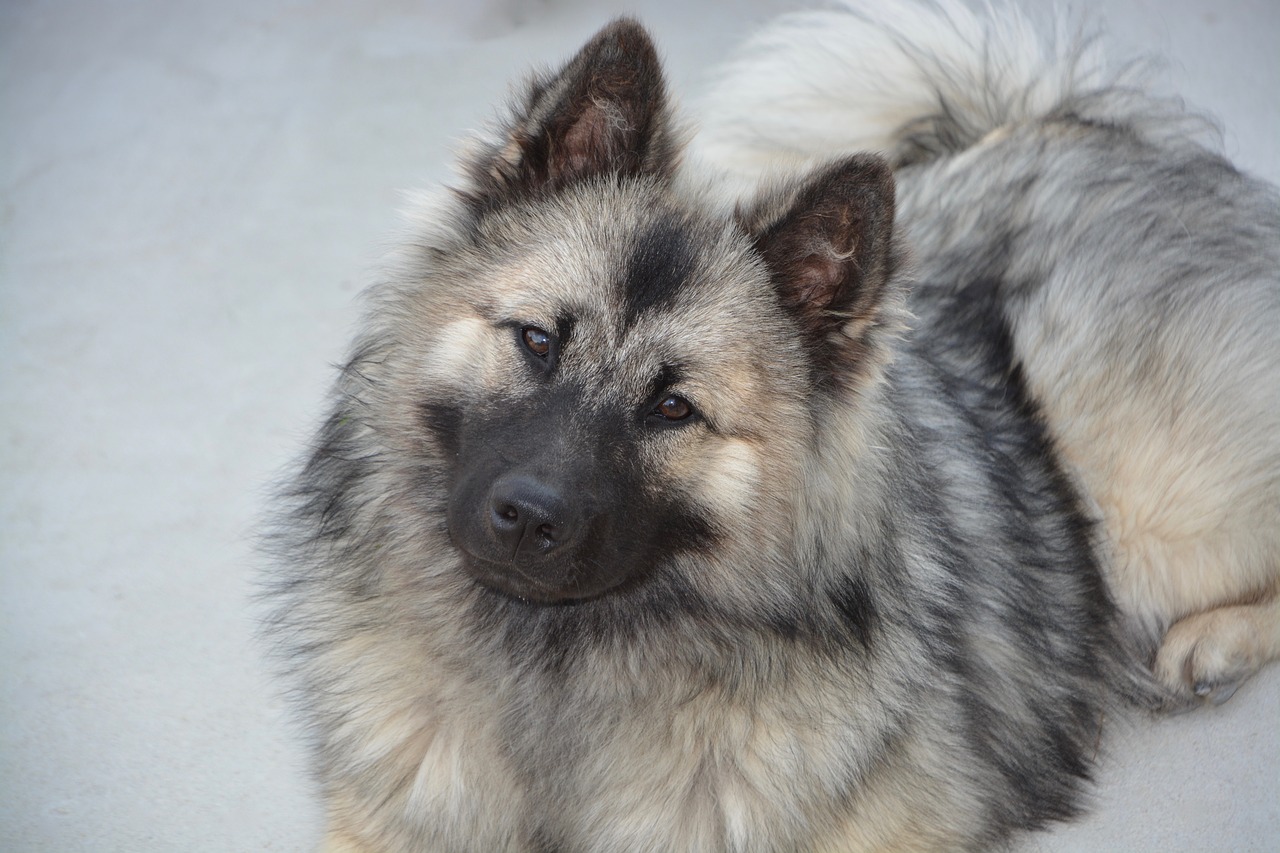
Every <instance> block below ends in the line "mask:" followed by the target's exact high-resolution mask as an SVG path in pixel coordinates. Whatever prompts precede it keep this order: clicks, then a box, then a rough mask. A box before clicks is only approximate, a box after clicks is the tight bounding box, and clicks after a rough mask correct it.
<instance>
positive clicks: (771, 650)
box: [267, 6, 1280, 853]
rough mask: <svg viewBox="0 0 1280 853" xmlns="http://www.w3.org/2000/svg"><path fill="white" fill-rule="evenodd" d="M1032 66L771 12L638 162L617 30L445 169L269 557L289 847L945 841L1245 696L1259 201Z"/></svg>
mask: <svg viewBox="0 0 1280 853" xmlns="http://www.w3.org/2000/svg"><path fill="white" fill-rule="evenodd" d="M921 34H923V35H924V40H923V41H920V40H918V39H917V36H919V35H921ZM1038 45H1039V42H1037V41H1036V40H1035V39H1034V38H1033V37H1032V36H1031V34H1030V33H1029V32H1028V31H1027V29H1026V27H1025V25H1023V24H1021V23H1020V22H1019V20H1018V19H1016V18H1009V19H1005V20H1004V21H1003V22H1002V23H1001V24H999V25H996V24H994V23H991V22H984V21H983V20H981V19H979V18H977V17H975V16H973V15H971V14H969V13H968V12H965V11H963V10H961V9H959V8H958V7H957V8H951V7H919V6H910V7H904V8H903V9H900V10H896V11H893V12H877V13H874V14H873V13H870V12H858V11H856V10H853V9H844V10H838V11H831V12H822V13H814V14H809V15H798V16H792V17H789V18H784V19H783V20H781V21H780V22H779V23H778V24H776V25H775V26H774V27H773V28H772V29H770V30H768V31H766V33H765V34H763V35H762V36H761V37H760V38H758V39H757V40H756V41H755V42H754V43H753V44H752V45H749V46H748V49H747V52H746V53H745V54H744V58H743V59H742V60H740V61H739V62H738V63H736V64H735V65H734V66H733V67H732V68H731V69H730V73H729V74H728V76H726V78H725V82H724V83H723V84H722V85H721V87H720V88H719V90H718V92H717V96H716V99H715V101H714V108H713V109H711V110H709V111H708V122H707V124H708V126H707V127H706V128H704V129H703V131H702V133H701V135H700V136H699V137H697V138H696V141H695V143H694V144H695V146H696V149H695V152H696V155H697V156H696V157H691V158H690V159H688V160H687V161H682V159H681V158H682V151H683V149H684V145H683V143H682V135H681V133H680V132H679V127H678V126H677V124H676V122H675V118H674V116H673V114H672V109H671V107H670V106H669V103H668V98H667V94H666V92H665V88H664V84H663V79H662V72H661V68H660V65H659V62H658V59H657V54H656V52H655V50H654V47H653V45H652V44H651V42H650V40H649V38H648V36H647V35H646V33H645V32H644V30H643V29H642V28H641V27H640V26H639V25H638V24H637V23H635V22H633V21H630V20H620V21H617V22H615V23H613V24H611V25H609V26H608V27H606V28H605V29H604V30H602V31H601V32H600V33H599V34H598V35H596V36H595V37H594V38H593V39H592V40H591V41H590V42H589V43H588V44H587V45H586V46H585V47H584V48H583V49H582V50H581V52H579V53H578V55H577V56H575V57H574V58H573V59H572V60H571V61H570V62H569V63H568V64H567V65H565V66H564V67H563V68H562V69H561V70H560V71H559V72H557V73H553V74H547V75H541V76H538V77H535V78H534V79H533V80H532V81H531V82H530V83H529V85H528V86H527V89H526V91H525V94H524V97H523V98H522V99H521V101H520V102H519V103H518V104H516V105H515V106H514V107H513V109H512V111H511V115H510V117H509V118H508V120H507V121H506V122H505V124H504V125H503V126H502V127H501V128H499V129H498V130H497V131H496V132H495V133H494V134H493V135H492V136H491V137H488V138H485V139H481V140H479V141H478V143H477V144H476V145H475V146H474V147H473V150H472V151H471V152H470V153H469V154H467V155H466V157H465V160H464V162H463V172H464V174H465V178H464V180H463V183H462V185H461V186H460V187H458V188H457V189H456V190H455V191H454V192H452V193H451V194H447V195H441V196H439V197H438V198H437V199H436V201H434V202H432V203H429V204H427V205H425V206H424V207H423V209H422V210H421V211H419V213H418V214H417V215H416V217H415V219H414V222H413V223H412V233H411V234H410V235H409V236H408V238H407V239H406V240H405V241H404V248H403V250H402V252H401V253H400V255H399V258H398V260H397V261H396V262H395V263H393V264H391V265H390V266H389V268H388V270H387V272H386V275H385V279H384V282H383V283H382V284H380V285H378V286H377V287H375V288H374V289H373V291H372V294H371V297H370V303H369V305H370V308H369V311H368V315H367V318H366V322H365V324H364V326H363V328H362V331H361V332H360V334H359V336H358V339H357V341H356V343H355V345H354V347H353V349H352V354H351V356H350V358H349V360H348V361H347V363H346V365H345V367H344V369H343V370H342V371H341V374H340V376H339V377H338V380H337V383H336V385H335V389H334V393H333V404H332V412H331V414H330V415H329V417H328V418H327V420H326V421H325V423H324V424H323V425H322V427H321V429H320V432H319V436H318V439H317V441H316V443H315V446H314V447H313V449H312V451H311V453H310V455H309V456H308V458H307V459H306V460H305V462H304V464H302V465H301V466H300V467H299V470H298V471H297V472H296V473H295V474H294V475H292V476H291V478H290V479H289V481H288V482H287V484H286V485H285V487H284V488H283V489H282V494H281V498H280V505H279V514H278V518H277V522H276V524H275V526H274V532H273V535H272V547H273V549H274V550H275V552H276V553H277V554H278V556H279V559H278V560H277V565H276V568H275V569H274V570H273V572H272V575H271V576H270V579H269V581H268V596H269V597H270V599H271V601H272V603H273V607H274V610H273V616H272V618H271V619H270V621H269V623H268V625H267V632H268V634H269V636H270V637H271V639H272V641H273V643H274V645H275V651H276V654H277V657H278V659H279V660H280V661H281V662H282V663H283V669H284V670H285V672H286V677H287V678H288V679H289V683H290V685H291V687H292V689H293V694H294V698H295V700H296V705H297V708H298V711H299V714H300V716H301V719H302V720H303V721H304V723H305V724H306V726H307V727H308V731H309V733H310V736H311V739H312V743H313V746H314V755H315V761H316V768H317V773H318V777H319V779H320V781H321V784H322V787H323V794H324V797H325V799H326V803H327V808H328V811H329V815H330V821H331V827H330V836H329V844H330V846H331V847H332V848H333V849H347V850H367V851H564V853H570V851H584V853H585V851H633V850H634V851H641V850H644V851H715V850H726V851H730V850H731V851H766V850H778V851H801V850H805V851H808V850H815V851H824V850H829V851H862V850H928V849H937V850H990V849H992V848H993V847H998V846H1000V845H1002V844H1005V843H1007V842H1008V840H1009V839H1010V838H1012V837H1014V835H1015V834H1016V833H1017V832H1019V831H1023V830H1028V829H1034V828H1037V827H1041V826H1043V825H1045V824H1046V823H1048V822H1050V821H1053V820H1058V819H1063V818H1066V817H1069V816H1071V815H1072V814H1074V813H1076V811H1077V809H1078V803H1079V794H1080V792H1081V789H1082V786H1083V784H1084V783H1085V782H1086V780H1087V778H1088V774H1089V768H1090V763H1091V760H1092V756H1093V755H1094V753H1095V750H1096V743H1097V738H1098V736H1099V726H1100V723H1101V721H1102V719H1103V717H1104V715H1105V713H1106V712H1107V711H1108V709H1110V708H1111V707H1113V706H1114V705H1115V704H1117V702H1118V701H1123V702H1137V703H1140V704H1150V705H1154V704H1159V703H1170V702H1174V703H1176V702H1186V701H1192V700H1193V699H1194V697H1197V696H1202V697H1203V696H1207V697H1209V698H1211V699H1215V700H1221V699H1223V698H1225V697H1226V696H1227V695H1229V693H1230V691H1231V690H1233V689H1234V687H1235V685H1236V684H1238V683H1239V682H1240V680H1241V679H1243V678H1244V677H1246V676H1247V675H1248V674H1249V673H1250V672H1252V671H1253V670H1254V669H1256V668H1257V667H1258V666H1260V665H1261V664H1262V663H1263V662H1264V661H1265V660H1267V659H1269V658H1271V657H1274V656H1275V654H1276V647H1277V645H1278V642H1277V636H1276V635H1277V625H1278V624H1280V620H1278V619H1277V604H1276V599H1275V587H1276V577H1277V570H1278V566H1280V562H1278V557H1280V524H1278V523H1277V521H1278V519H1277V515H1278V507H1280V347H1278V346H1277V337H1276V330H1277V329H1278V328H1280V286H1278V284H1277V270H1278V269H1280V214H1278V211H1280V204H1278V203H1277V199H1276V196H1275V194H1274V193H1273V192H1272V191H1271V190H1270V189H1268V188H1266V187H1264V186H1262V185H1259V184H1258V183H1256V182H1253V181H1251V180H1249V179H1248V178H1246V177H1244V176H1242V175H1240V174H1239V173H1238V172H1236V171H1235V170H1234V169H1233V168H1232V167H1231V166H1230V165H1229V164H1228V163H1226V162H1225V161H1224V160H1222V159H1221V158H1220V157H1218V156H1216V155H1214V154H1213V153H1211V152H1210V151H1208V150H1207V149H1205V148H1203V147H1201V146H1200V145H1198V144H1197V143H1195V142H1194V141H1192V138H1191V137H1190V136H1188V134H1187V129H1186V125H1187V121H1186V120H1185V118H1184V117H1183V116H1181V115H1180V114H1179V113H1178V112H1177V111H1176V110H1173V109H1172V108H1171V107H1170V106H1169V105H1166V104H1162V103H1160V102H1158V101H1156V100H1154V99H1151V98H1148V97H1146V96H1144V95H1142V94H1141V93H1140V92H1138V91H1136V90H1134V89H1132V88H1128V87H1125V86H1122V85H1119V84H1118V83H1117V82H1116V81H1115V80H1107V79H1106V78H1104V77H1103V76H1102V74H1101V72H1099V71H1097V70H1096V68H1095V66H1093V65H1090V64H1089V62H1088V61H1087V60H1086V58H1084V57H1082V56H1081V55H1079V54H1061V53H1053V52H1049V53H1046V52H1045V51H1043V50H1042V49H1041V48H1039V47H1038ZM864 150H870V151H874V152H879V153H878V154H866V153H860V152H862V151H864ZM1153 661H1154V671H1155V677H1154V678H1153V677H1152V676H1151V670H1150V666H1151V665H1152V662H1153Z"/></svg>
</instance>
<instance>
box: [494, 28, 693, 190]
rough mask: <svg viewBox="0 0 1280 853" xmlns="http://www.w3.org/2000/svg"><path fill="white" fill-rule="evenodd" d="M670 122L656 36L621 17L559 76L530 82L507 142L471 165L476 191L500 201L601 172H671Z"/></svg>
mask: <svg viewBox="0 0 1280 853" xmlns="http://www.w3.org/2000/svg"><path fill="white" fill-rule="evenodd" d="M669 123H670V119H669V115H668V106H667V94H666V85H665V84H664V82H663V78H662V67H661V63H660V62H659V60H658V52H657V50H656V49H655V48H654V45H653V41H652V40H651V39H650V38H649V34H648V33H647V32H645V30H644V28H643V27H642V26H640V24H639V23H638V22H636V21H634V20H632V19H630V18H620V19H618V20H616V21H614V22H613V23H611V24H609V25H608V26H606V27H605V28H604V29H602V30H601V31H600V32H598V33H597V34H596V35H595V37H594V38H592V39H591V40H590V41H589V42H587V44H586V45H585V46H584V47H583V48H582V49H581V50H580V51H578V54H577V55H576V56H575V57H574V58H573V59H571V60H570V61H569V62H568V64H567V65H565V67H564V68H563V69H562V70H561V71H560V72H559V73H558V74H555V75H552V76H550V77H545V78H541V79H537V80H534V81H533V82H532V84H531V85H530V87H529V91H528V94H527V95H526V98H525V102H524V104H523V106H522V107H520V108H518V109H517V110H516V114H515V117H514V118H513V120H512V121H511V123H510V126H509V128H508V130H507V134H506V138H505V140H504V141H502V142H500V143H499V147H497V148H496V149H494V150H491V151H490V152H489V153H488V154H487V155H486V156H485V157H483V158H481V161H480V162H479V163H477V164H476V165H475V168H474V169H473V173H472V174H473V178H474V179H475V183H476V195H478V196H479V199H478V200H488V201H489V202H494V201H498V202H500V201H501V200H502V199H503V198H506V197H510V196H512V195H521V194H528V193H533V192H538V191H542V190H547V189H550V190H555V189H557V188H559V187H562V186H564V185H566V184H568V183H571V182H573V181H577V180H582V179H585V178H590V177H594V176H597V175H604V174H618V175H640V174H652V175H657V176H666V175H669V174H670V172H671V171H672V170H673V169H674V167H675V153H674V147H675V146H674V142H673V141H672V139H671V133H670V130H669Z"/></svg>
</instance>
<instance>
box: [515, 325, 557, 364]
mask: <svg viewBox="0 0 1280 853" xmlns="http://www.w3.org/2000/svg"><path fill="white" fill-rule="evenodd" d="M520 340H521V342H523V343H524V347H525V349H527V350H528V351H529V352H531V353H533V354H534V355H536V356H538V357H539V358H546V357H547V354H548V353H550V352H551V335H549V334H547V333H546V332H544V331H543V330H542V329H539V328H538V327H537V326H525V327H524V328H523V329H521V330H520Z"/></svg>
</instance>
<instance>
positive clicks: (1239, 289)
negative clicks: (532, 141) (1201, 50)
mask: <svg viewBox="0 0 1280 853" xmlns="http://www.w3.org/2000/svg"><path fill="white" fill-rule="evenodd" d="M1077 45H1083V46H1072V45H1071V44H1067V43H1064V42H1060V43H1058V44H1057V45H1054V46H1052V47H1048V48H1046V47H1045V46H1044V45H1043V43H1042V42H1041V40H1039V39H1038V38H1037V37H1036V36H1035V34H1034V32H1033V30H1032V28H1031V27H1030V26H1029V24H1028V23H1027V22H1026V21H1025V19H1024V18H1022V17H1021V16H1020V14H1018V13H1017V11H1016V10H1014V9H1005V10H1002V11H1001V14H1000V16H999V18H998V20H997V19H996V17H995V16H991V17H990V18H980V17H978V16H976V15H974V14H973V13H972V12H970V11H968V10H967V9H966V8H964V7H962V6H960V5H959V4H953V3H949V2H943V3H939V4H935V5H924V4H907V5H903V4H891V5H889V6H887V7H885V6H880V5H874V4H870V3H867V4H860V5H850V6H849V7H847V8H845V9H840V10H833V11H820V12H808V13H800V14H796V15H792V16H788V17H784V18H783V19H781V20H780V21H779V22H777V23H775V24H774V25H773V26H772V27H771V28H769V29H767V30H766V31H764V32H763V33H761V34H760V35H759V36H757V37H756V39H755V40H754V41H753V42H751V43H750V44H749V45H748V47H747V49H746V50H745V51H744V53H743V55H742V57H741V59H740V60H739V61H738V62H736V63H735V64H733V65H732V66H731V67H730V69H729V70H728V71H727V72H726V73H725V75H724V77H723V80H722V82H721V84H720V86H719V88H718V89H717V91H716V95H715V97H714V98H713V99H712V101H711V105H710V106H709V108H708V110H707V111H706V113H707V115H708V116H709V119H708V124H707V127H706V128H705V129H704V132H703V133H702V134H701V135H700V137H699V139H698V143H697V150H698V151H699V152H700V153H701V154H702V155H703V156H705V157H707V158H708V160H710V161H712V162H714V163H716V164H720V165H723V166H725V167H727V168H728V169H730V171H731V172H732V173H734V175H735V176H736V178H737V180H738V181H740V182H741V183H743V184H744V185H745V184H749V183H750V182H751V181H752V180H753V179H754V178H755V177H756V176H758V175H759V174H761V173H768V172H770V171H774V170H785V169H787V168H790V167H791V166H792V165H793V164H795V163H811V162H814V161H821V160H822V159H824V158H828V157H831V156H834V155H837V154H840V153H842V152H845V151H848V150H860V149H868V148H869V149H872V150H880V151H883V152H886V153H887V154H888V155H889V156H890V159H891V160H892V161H893V162H895V164H896V165H897V170H896V178H897V181H898V187H899V222H900V224H901V225H902V227H903V228H904V230H905V233H906V234H907V237H908V241H909V243H910V245H911V246H912V248H913V251H914V256H915V259H916V262H917V269H916V275H917V278H918V279H919V285H918V290H917V298H916V301H915V304H914V305H913V308H915V309H916V310H917V311H919V312H922V313H924V314H925V315H926V317H928V315H929V314H930V311H931V308H930V306H931V305H932V304H933V303H934V302H935V301H936V300H937V299H938V298H939V295H938V293H936V292H934V291H939V290H941V291H944V292H946V293H950V294H965V293H970V292H972V293H978V292H981V293H983V294H984V299H986V300H987V304H989V305H990V307H991V309H992V310H994V311H996V312H998V313H999V316H1000V319H1001V320H1002V321H1003V322H1005V323H1007V324H1008V326H1009V328H1010V331H1011V335H1012V341H1011V342H1012V347H1013V357H1014V359H1015V361H1016V362H1017V363H1018V365H1020V367H1021V369H1022V370H1024V371H1025V374H1026V380H1027V383H1028V387H1029V390H1030V393H1031V395H1032V396H1033V398H1034V399H1035V400H1036V402H1037V403H1038V405H1040V406H1041V408H1042V411H1043V413H1044V417H1045V418H1046V421H1047V424H1048V427H1049V430H1050V433H1051V435H1052V436H1053V439H1054V442H1055V445H1056V447H1057V449H1058V451H1059V452H1060V454H1061V455H1062V457H1063V458H1064V460H1065V461H1066V463H1067V464H1068V467H1069V470H1070V471H1071V472H1072V474H1073V476H1074V477H1075V478H1076V479H1077V480H1078V482H1079V484H1080V485H1081V486H1082V488H1083V491H1084V492H1085V494H1086V496H1087V498H1088V500H1089V501H1090V502H1091V503H1092V504H1093V505H1094V507H1095V511H1096V513H1097V514H1098V516H1099V518H1100V519H1101V520H1102V522H1103V527H1104V530H1105V532H1106V542H1105V545H1104V547H1105V548H1106V549H1107V551H1108V556H1109V559H1108V560H1107V566H1108V569H1109V576H1110V580H1111V584H1112V589H1113V592H1114V594H1115V596H1116V597H1117V599H1118V601H1119V602H1120V604H1121V606H1122V608H1123V610H1124V612H1125V614H1126V616H1127V617H1128V620H1129V622H1130V624H1131V626H1132V628H1133V630H1134V634H1135V638H1136V639H1137V640H1138V642H1139V645H1140V646H1142V647H1145V649H1146V650H1147V652H1148V653H1149V654H1150V655H1152V656H1154V666H1155V669H1156V672H1157V674H1158V675H1159V676H1160V678H1161V679H1162V681H1163V682H1164V683H1165V685H1166V686H1167V687H1168V688H1169V689H1170V690H1171V691H1172V692H1173V696H1175V697H1176V698H1177V699H1179V700H1182V701H1189V700H1191V699H1193V697H1195V696H1199V697H1209V698H1212V699H1214V700H1216V701H1222V700H1224V699H1226V698H1227V697H1228V696H1230V695H1231V693H1232V692H1233V691H1234V690H1235V688H1236V687H1237V686H1238V685H1239V683H1240V682H1241V681H1242V680H1243V679H1244V678H1246V677H1247V676H1248V675H1249V674H1250V673H1252V672H1253V671H1254V670H1256V669H1257V668H1258V667H1259V666H1261V665H1262V664H1263V663H1265V662H1266V661H1267V660H1269V659H1271V658H1274V657H1276V656H1277V655H1278V654H1280V599H1277V597H1276V591H1277V578H1278V577H1280V200H1278V199H1277V195H1276V193H1275V191H1274V189H1273V188H1271V187H1268V186H1266V185H1264V184H1262V183H1261V182H1258V181H1256V180H1253V179H1251V178H1249V177H1247V176H1245V175H1242V174H1240V173H1239V172H1238V171H1236V170H1235V169H1234V168H1233V167H1232V166H1231V165H1230V164H1229V163H1228V162H1227V161H1226V160H1225V159H1223V158H1222V157H1221V156H1219V155H1218V154H1216V153H1215V152H1214V151H1213V150H1211V147H1210V145H1211V143H1212V141H1213V133H1212V132H1211V128H1210V127H1209V125H1208V124H1207V122H1204V121H1202V120H1200V119H1198V118H1197V117H1195V116H1193V115H1190V114H1188V113H1187V112H1186V111H1185V110H1183V109H1182V107H1181V105H1180V104H1179V103H1177V102H1173V101H1167V100H1161V99H1158V98H1154V97H1151V96H1148V95H1146V94H1143V92H1142V90H1141V88H1139V87H1138V86H1137V85H1136V83H1135V80H1134V74H1133V73H1132V72H1131V71H1121V72H1119V73H1110V72H1108V71H1107V70H1106V69H1105V66H1104V65H1103V62H1102V60H1101V58H1100V56H1099V53H1098V51H1096V50H1094V49H1093V48H1092V47H1091V46H1090V45H1089V44H1088V43H1086V42H1077ZM992 296H994V299H992V298H990V297H992ZM1157 649H1158V654H1157Z"/></svg>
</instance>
